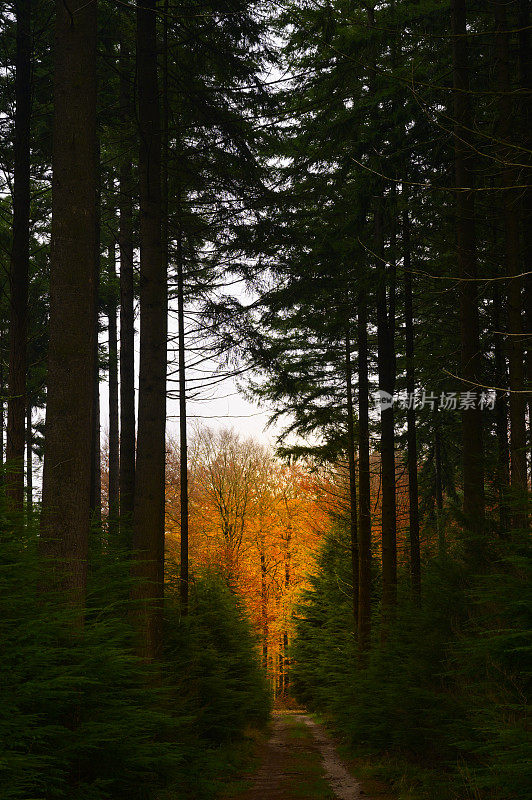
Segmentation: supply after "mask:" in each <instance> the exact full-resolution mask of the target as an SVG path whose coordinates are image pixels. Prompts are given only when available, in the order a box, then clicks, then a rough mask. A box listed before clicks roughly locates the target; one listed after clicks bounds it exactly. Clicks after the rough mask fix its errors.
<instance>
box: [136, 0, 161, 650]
mask: <svg viewBox="0 0 532 800" xmlns="http://www.w3.org/2000/svg"><path fill="white" fill-rule="evenodd" d="M155 12H156V0H138V2H137V92H138V119H139V129H140V150H139V173H140V372H139V410H138V435H137V463H136V475H135V508H134V525H133V549H134V557H135V561H134V565H133V573H134V575H135V576H136V578H137V579H138V580H137V582H136V587H135V592H134V594H135V597H136V600H137V606H136V609H135V621H136V623H137V627H138V633H139V651H140V653H141V655H142V656H143V657H144V658H146V659H148V660H152V659H156V658H158V657H160V655H161V652H162V612H163V595H164V507H165V430H166V329H167V276H166V270H165V268H164V258H163V249H162V243H161V130H160V119H159V100H158V97H159V95H158V87H157V27H156V20H157V17H156V13H155Z"/></svg>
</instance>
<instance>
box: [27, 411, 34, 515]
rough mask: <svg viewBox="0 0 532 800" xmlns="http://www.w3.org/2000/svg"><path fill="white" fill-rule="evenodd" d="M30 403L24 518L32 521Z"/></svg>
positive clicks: (31, 429) (31, 430)
mask: <svg viewBox="0 0 532 800" xmlns="http://www.w3.org/2000/svg"><path fill="white" fill-rule="evenodd" d="M31 412H32V407H31V403H30V402H28V408H27V411H26V516H27V520H28V522H31V520H32V519H33V428H32V424H31Z"/></svg>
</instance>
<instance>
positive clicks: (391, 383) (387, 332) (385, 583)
mask: <svg viewBox="0 0 532 800" xmlns="http://www.w3.org/2000/svg"><path fill="white" fill-rule="evenodd" d="M375 238H376V245H377V246H376V251H377V256H378V257H379V259H380V260H379V263H378V265H377V273H378V279H377V280H378V284H377V347H378V359H377V360H378V368H379V389H380V390H381V391H383V392H387V393H388V394H389V395H391V396H393V393H394V390H395V371H394V359H393V347H394V343H393V323H392V320H390V318H389V315H388V308H387V300H386V283H387V280H386V269H385V264H384V239H383V200H382V198H378V199H377V201H376V207H375ZM394 416H395V415H394V409H393V404H391V403H390V405H389V407H388V408H381V442H380V450H381V475H382V503H381V509H382V512H381V529H382V605H383V612H384V616H385V617H387V616H389V615H390V613H391V611H392V609H393V607H394V606H395V604H396V602H397V541H396V526H397V521H396V504H395V425H394Z"/></svg>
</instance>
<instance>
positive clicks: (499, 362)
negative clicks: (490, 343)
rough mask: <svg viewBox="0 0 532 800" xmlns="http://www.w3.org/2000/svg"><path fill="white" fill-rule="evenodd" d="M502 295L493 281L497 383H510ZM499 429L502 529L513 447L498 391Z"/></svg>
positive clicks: (503, 400) (503, 401)
mask: <svg viewBox="0 0 532 800" xmlns="http://www.w3.org/2000/svg"><path fill="white" fill-rule="evenodd" d="M500 309H501V295H500V291H499V283H498V281H494V282H493V313H492V320H493V329H494V331H496V334H495V345H494V350H495V376H496V378H495V382H496V385H497V386H501V387H503V386H506V384H507V380H508V373H507V370H506V359H505V356H504V349H503V345H502V340H501V331H502V329H503V323H502V319H501V313H500ZM495 430H496V435H497V488H498V491H499V520H500V523H501V529H502V532H503V533H504V532H506V531H507V530H508V526H509V522H510V517H509V509H508V487H509V485H510V472H509V465H510V450H509V447H508V402H507V399H506V392H503V391H501V392H499V391H498V392H497V393H496V398H495Z"/></svg>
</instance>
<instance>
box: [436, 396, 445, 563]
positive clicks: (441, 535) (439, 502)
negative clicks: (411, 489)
mask: <svg viewBox="0 0 532 800" xmlns="http://www.w3.org/2000/svg"><path fill="white" fill-rule="evenodd" d="M434 483H435V489H436V492H435V494H436V529H437V532H438V553H439V555H440V556H443V554H444V553H445V531H444V529H443V524H442V511H443V484H442V474H441V426H440V412H439V409H438V408H437V407H436V408H435V409H434Z"/></svg>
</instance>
